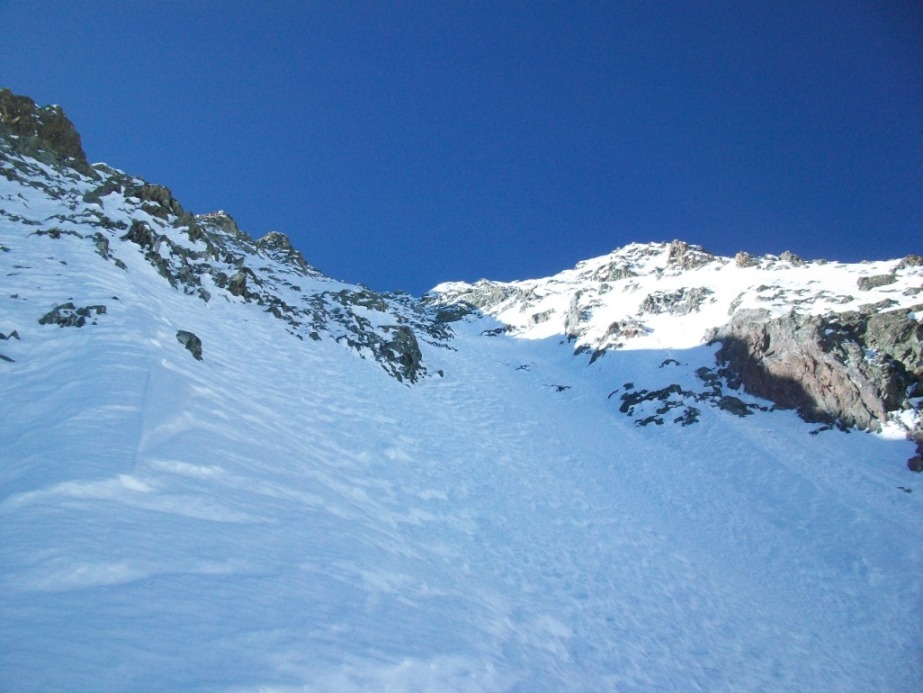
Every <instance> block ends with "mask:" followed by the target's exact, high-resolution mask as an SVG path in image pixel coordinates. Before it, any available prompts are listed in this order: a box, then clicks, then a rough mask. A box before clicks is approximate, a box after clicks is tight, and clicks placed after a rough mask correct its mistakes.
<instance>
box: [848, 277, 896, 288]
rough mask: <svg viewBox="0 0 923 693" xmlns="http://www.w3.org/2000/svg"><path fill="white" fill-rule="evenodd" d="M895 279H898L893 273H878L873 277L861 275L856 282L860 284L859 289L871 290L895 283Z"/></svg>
mask: <svg viewBox="0 0 923 693" xmlns="http://www.w3.org/2000/svg"><path fill="white" fill-rule="evenodd" d="M895 281H897V279H896V278H895V276H894V274H893V273H891V274H876V275H874V276H871V277H859V280H858V281H857V282H856V284H857V285H858V286H859V291H869V290H871V289H877V288H878V287H879V286H887V285H888V284H893V283H894V282H895Z"/></svg>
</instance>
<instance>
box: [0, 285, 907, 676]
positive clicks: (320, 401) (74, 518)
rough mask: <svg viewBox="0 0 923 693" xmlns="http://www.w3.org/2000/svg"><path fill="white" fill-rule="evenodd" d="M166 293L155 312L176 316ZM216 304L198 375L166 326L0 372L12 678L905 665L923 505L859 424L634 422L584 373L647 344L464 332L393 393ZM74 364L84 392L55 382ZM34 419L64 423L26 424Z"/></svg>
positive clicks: (325, 353)
mask: <svg viewBox="0 0 923 693" xmlns="http://www.w3.org/2000/svg"><path fill="white" fill-rule="evenodd" d="M164 300H168V301H169V300H173V299H172V298H170V297H169V295H168V298H167V299H164ZM183 305H185V304H184V303H183V302H182V301H181V300H176V304H175V305H164V306H152V307H151V310H152V311H153V312H155V313H161V314H164V315H174V316H176V315H179V316H180V317H181V318H182V320H179V319H178V320H177V324H180V323H183V324H186V323H194V321H195V320H196V316H195V315H193V314H191V313H190V314H189V315H187V316H183V315H182V313H181V309H182V306H183ZM210 309H211V310H212V311H214V312H215V313H216V315H214V316H213V319H210V320H208V321H204V320H200V321H199V323H195V324H194V328H195V331H196V332H197V334H199V335H200V336H201V337H202V339H203V343H204V344H205V345H206V358H205V360H204V361H202V362H197V361H194V360H193V359H192V358H190V357H189V355H188V353H187V352H185V351H184V350H183V349H182V347H181V346H180V345H178V344H175V343H174V341H175V340H173V337H172V334H171V330H172V329H173V328H172V326H165V329H164V334H163V338H162V340H161V341H160V342H158V343H157V344H152V343H150V340H146V341H145V340H141V339H140V338H138V339H137V340H136V341H135V342H134V343H133V344H131V346H132V347H133V348H127V346H126V341H125V340H126V339H128V338H127V337H125V334H128V335H131V334H132V333H131V331H128V332H127V333H124V332H120V333H118V334H116V333H113V334H110V335H105V334H104V335H102V336H101V337H100V338H99V340H98V341H97V342H96V343H95V344H93V345H87V346H85V348H84V349H83V351H81V352H80V353H81V356H80V359H79V360H74V359H73V357H68V356H67V354H68V353H72V352H69V351H68V350H69V349H70V350H72V349H73V348H74V342H73V341H72V340H73V337H72V333H68V332H66V331H63V330H61V331H58V332H56V333H53V338H52V339H51V340H50V341H49V345H56V348H54V349H50V350H49V354H58V356H57V357H54V358H53V357H51V356H49V361H48V362H47V367H46V368H44V369H33V370H32V371H28V370H27V369H26V367H25V366H19V365H18V364H14V365H16V366H17V368H19V369H20V370H19V371H17V377H20V378H25V379H27V381H28V387H19V388H16V389H12V388H10V387H6V388H5V393H6V394H8V395H9V396H8V397H7V398H6V399H4V404H3V421H4V424H3V428H4V435H5V436H6V440H8V441H11V443H10V444H9V445H8V446H7V450H9V451H10V453H11V455H12V456H11V457H10V458H9V459H10V460H11V461H12V462H14V463H15V464H13V466H12V467H5V469H4V474H5V476H4V486H3V495H2V497H0V559H2V560H0V581H2V586H3V590H2V596H0V609H2V611H0V613H2V615H3V618H2V619H0V684H2V685H0V687H2V688H5V689H19V690H38V689H62V688H66V689H81V690H103V689H105V690H112V689H152V688H159V689H167V688H169V689H200V690H205V689H208V690H213V689H235V690H238V689H240V690H242V689H248V688H257V687H263V686H269V687H272V688H286V687H292V688H298V689H301V688H302V687H305V686H306V687H307V688H308V689H310V690H337V691H343V690H384V689H388V687H391V689H394V690H523V691H526V690H529V691H534V690H549V691H551V690H605V689H610V690H611V689H617V690H656V689H674V690H696V689H707V690H715V689H748V690H759V689H767V690H793V689H799V690H822V689H824V690H833V689H836V690H876V689H887V690H912V689H913V688H914V686H915V684H916V683H917V682H918V681H919V680H920V676H921V673H923V667H921V662H920V645H919V638H918V635H919V623H921V622H923V608H921V595H920V587H919V585H918V582H917V581H915V580H913V579H912V576H913V575H918V574H919V572H920V567H921V556H920V548H919V547H920V546H921V545H923V544H921V541H920V540H921V539H923V536H921V531H920V528H919V523H914V521H913V520H914V518H919V511H920V504H919V501H918V497H917V496H918V494H912V495H911V494H905V493H901V492H899V491H896V490H895V489H894V486H896V485H897V480H898V478H899V477H897V476H895V477H894V478H893V479H892V478H890V477H889V476H888V473H887V472H884V471H881V469H878V468H876V467H875V465H874V464H873V462H870V460H872V461H873V460H874V459H875V456H876V455H878V456H887V455H889V454H891V455H893V454H895V453H894V452H893V451H890V450H889V449H888V446H889V445H893V444H892V443H888V442H887V441H882V440H880V439H876V438H872V437H869V436H860V434H853V435H852V436H850V437H849V443H850V448H849V449H850V451H851V452H850V453H849V454H845V453H844V452H843V450H842V439H843V436H842V435H841V434H830V435H827V436H825V435H820V436H807V435H806V434H805V432H804V426H803V424H801V423H800V422H798V421H796V420H794V417H793V418H792V420H790V421H787V420H785V419H784V417H785V415H782V414H779V415H777V416H779V417H782V422H781V424H780V425H781V427H782V428H781V431H782V432H781V433H775V434H771V433H769V432H767V431H766V430H763V429H762V428H761V426H760V424H759V422H758V421H756V419H758V418H759V417H753V421H752V422H751V421H750V420H733V421H731V420H730V419H728V420H725V419H724V418H720V417H722V416H724V417H725V418H727V417H728V416H729V415H724V413H722V412H711V411H710V412H707V413H706V416H704V417H703V421H702V422H701V424H700V425H699V426H694V427H690V428H688V429H680V428H679V427H665V428H664V429H663V430H656V429H641V428H636V427H634V425H633V423H632V421H631V420H630V419H628V418H627V417H623V416H621V415H620V414H618V413H617V410H616V407H615V404H614V403H613V402H612V401H609V400H607V399H606V398H605V392H604V391H605V389H606V388H607V387H609V384H610V383H613V384H615V385H618V384H620V383H621V382H622V381H623V379H622V375H623V373H622V372H621V370H620V369H622V368H627V369H628V372H631V373H637V372H638V369H639V368H640V367H641V362H640V361H637V359H638V358H639V357H637V356H635V357H633V358H635V359H636V362H631V363H626V364H620V363H619V362H618V360H617V359H615V358H609V359H604V360H603V361H601V362H600V366H599V368H597V369H596V370H595V371H594V372H592V373H591V372H589V371H588V369H586V368H585V367H584V366H582V365H581V366H580V367H577V366H576V365H575V363H576V362H575V360H574V359H573V357H572V356H570V354H569V350H568V349H567V348H560V347H558V346H557V345H555V344H553V343H550V342H533V343H530V344H529V345H528V346H527V347H526V348H525V351H524V344H523V343H522V342H517V341H515V340H512V339H509V338H487V337H482V336H480V335H479V330H478V329H476V327H477V326H472V327H471V328H468V329H464V328H462V329H461V332H462V333H461V334H460V335H459V337H458V339H457V341H456V346H457V348H458V350H457V351H453V352H450V351H444V352H439V353H438V354H435V355H433V356H432V357H433V358H434V359H435V360H437V361H438V362H439V364H440V367H443V368H444V371H445V377H444V378H439V377H434V378H431V379H429V380H427V381H425V382H424V383H422V384H421V385H419V386H417V387H413V388H408V387H405V386H403V385H400V384H398V383H397V382H395V381H393V380H391V379H390V378H388V377H387V376H386V375H385V374H384V373H383V372H382V371H381V370H380V369H379V368H378V367H377V365H376V364H373V363H370V362H367V361H362V360H359V359H356V358H355V357H353V356H352V355H350V354H348V353H346V352H343V350H342V349H340V348H339V347H338V346H337V345H334V344H331V343H329V342H320V343H317V344H309V345H307V346H305V345H303V344H301V343H299V342H296V341H295V340H291V339H286V340H279V339H278V333H277V331H275V328H274V325H273V324H272V323H270V322H268V321H269V320H271V318H268V317H265V314H262V315H261V314H259V313H255V312H253V313H251V314H249V315H250V318H248V320H250V321H251V322H250V323H249V324H248V325H244V326H241V325H237V326H235V328H234V329H233V330H232V329H230V328H228V327H227V325H228V324H229V321H228V320H227V319H226V318H229V317H231V316H232V315H236V316H238V317H239V313H233V314H232V313H231V311H232V309H233V306H230V305H228V306H224V307H222V305H221V304H220V303H215V304H214V305H212V306H210ZM221 311H228V315H227V316H222V315H221V314H220V313H221ZM241 333H245V334H246V335H247V337H246V342H245V343H243V342H242V341H241V339H240V334H241ZM65 347H66V348H65ZM270 354H271V357H269V356H266V357H262V356H261V355H270ZM524 355H525V356H524ZM55 359H59V360H58V361H56V360H55ZM87 359H89V360H87ZM607 362H608V363H607ZM76 363H81V364H85V368H84V369H82V370H81V372H82V373H83V374H84V375H83V376H81V378H82V379H81V378H78V379H77V380H73V379H72V378H69V379H68V382H72V383H75V384H74V385H71V386H70V387H73V388H76V390H77V391H78V392H79V393H80V394H79V396H78V395H75V394H73V393H70V394H69V393H68V392H67V391H60V390H58V391H57V394H55V392H56V385H57V384H58V383H59V382H61V372H59V368H60V369H63V368H65V367H67V368H69V369H70V371H68V372H69V373H71V374H73V371H74V369H75V364H76ZM107 363H109V364H116V363H117V364H119V365H118V366H117V367H112V366H111V367H109V368H107V367H106V365H105V364H107ZM603 368H608V369H609V371H605V370H600V369H603ZM62 372H63V371H62ZM101 374H107V375H104V376H103V375H101ZM91 381H92V382H91ZM557 385H570V386H572V387H571V389H566V390H561V391H558V388H557V387H556V386H557ZM42 392H44V393H46V395H43V396H41V397H36V398H35V399H34V400H32V399H31V398H29V399H24V398H23V397H24V395H23V393H30V394H31V393H42ZM120 393H121V394H120ZM132 393H134V394H132ZM137 393H141V394H140V396H139V395H138V394H137ZM17 397H18V398H19V399H16V398H17ZM42 420H46V421H50V422H51V423H52V424H53V425H54V430H55V432H56V433H55V435H53V436H44V437H43V436H41V435H40V430H36V428H35V427H30V426H27V425H26V422H27V421H42ZM786 426H788V427H789V428H790V429H791V431H789V432H790V433H791V435H790V436H789V435H786V434H785V427H786ZM777 430H778V429H777ZM60 431H64V432H65V433H64V434H63V435H59V434H58V432H60ZM68 431H70V433H67V432H68ZM13 432H19V435H18V438H16V439H15V440H13V438H14V437H15V436H13ZM768 436H772V437H773V438H772V440H768V439H767V438H768ZM902 450H903V449H902ZM850 456H860V457H862V459H858V460H856V459H849V457H850ZM847 467H848V468H849V469H851V470H852V471H850V472H844V471H843V470H844V469H846V468H847ZM11 470H12V471H11ZM900 478H903V477H900ZM892 482H895V483H892Z"/></svg>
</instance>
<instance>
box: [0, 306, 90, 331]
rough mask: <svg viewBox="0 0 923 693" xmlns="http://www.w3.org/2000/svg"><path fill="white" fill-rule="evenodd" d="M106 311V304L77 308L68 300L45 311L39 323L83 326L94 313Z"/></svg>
mask: <svg viewBox="0 0 923 693" xmlns="http://www.w3.org/2000/svg"><path fill="white" fill-rule="evenodd" d="M105 312H106V306H102V305H96V306H84V307H82V308H77V307H76V306H75V305H74V304H73V303H71V302H70V301H68V302H67V303H62V304H61V305H59V306H56V307H55V308H53V309H52V310H50V311H48V312H47V313H45V315H43V316H42V317H40V318H39V320H38V323H39V325H59V326H60V327H83V326H84V325H86V323H87V318H90V317H91V316H92V315H93V314H96V315H103V314H104V313H105ZM17 337H18V335H17Z"/></svg>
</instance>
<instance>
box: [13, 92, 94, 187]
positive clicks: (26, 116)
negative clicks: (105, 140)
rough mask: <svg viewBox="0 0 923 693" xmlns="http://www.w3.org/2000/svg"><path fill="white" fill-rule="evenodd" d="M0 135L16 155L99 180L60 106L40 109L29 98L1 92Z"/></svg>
mask: <svg viewBox="0 0 923 693" xmlns="http://www.w3.org/2000/svg"><path fill="white" fill-rule="evenodd" d="M0 136H2V137H3V139H4V140H5V141H6V142H7V143H8V144H9V145H10V147H11V148H12V149H13V151H15V152H16V153H17V154H22V155H24V156H31V157H33V158H35V159H38V160H39V161H41V162H42V163H45V164H48V165H51V166H66V167H70V168H73V169H75V170H77V171H79V172H80V173H83V174H84V175H88V176H90V177H92V178H96V177H97V174H96V172H95V171H94V170H93V168H92V167H91V166H90V164H89V162H87V157H86V154H85V153H84V151H83V146H82V145H81V143H80V135H79V134H78V132H77V130H76V129H75V128H74V125H73V123H71V121H70V120H68V118H67V116H66V115H64V111H63V110H62V109H61V107H60V106H44V107H39V106H37V105H36V104H35V102H34V101H33V100H32V99H30V98H29V97H27V96H17V95H15V94H13V92H11V91H10V90H9V89H0Z"/></svg>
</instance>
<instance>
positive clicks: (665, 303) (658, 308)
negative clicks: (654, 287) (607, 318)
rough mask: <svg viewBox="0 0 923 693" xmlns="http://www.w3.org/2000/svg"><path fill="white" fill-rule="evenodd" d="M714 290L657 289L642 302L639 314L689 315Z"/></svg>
mask: <svg viewBox="0 0 923 693" xmlns="http://www.w3.org/2000/svg"><path fill="white" fill-rule="evenodd" d="M713 293H714V292H713V291H712V290H711V289H706V288H704V287H696V288H694V289H679V290H678V291H655V292H654V293H652V294H648V296H647V297H646V298H645V299H644V300H643V301H642V302H641V305H640V306H639V307H638V314H639V315H642V314H644V313H652V314H658V313H669V314H670V315H688V314H689V313H693V312H695V311H698V310H699V309H700V308H701V306H702V304H703V303H704V302H705V299H706V298H708V297H709V296H711V295H712V294H713Z"/></svg>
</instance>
